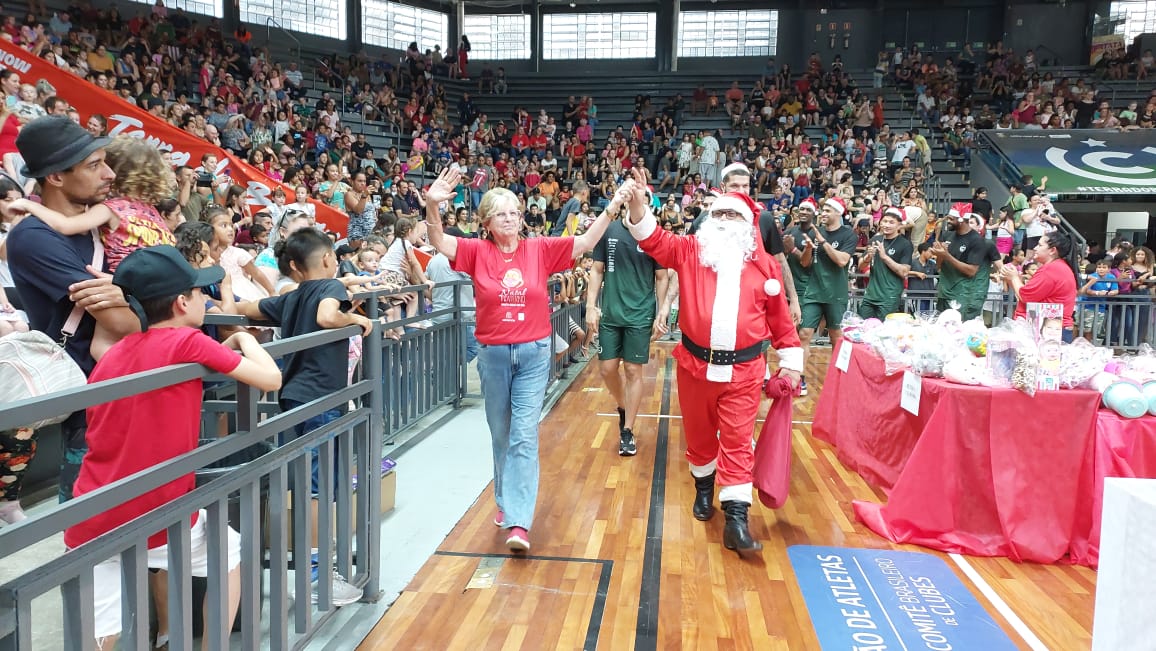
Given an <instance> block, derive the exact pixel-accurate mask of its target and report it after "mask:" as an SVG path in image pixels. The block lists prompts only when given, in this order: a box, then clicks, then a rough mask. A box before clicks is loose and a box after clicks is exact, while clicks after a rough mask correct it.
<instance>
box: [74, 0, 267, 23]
mask: <svg viewBox="0 0 1156 651" xmlns="http://www.w3.org/2000/svg"><path fill="white" fill-rule="evenodd" d="M133 2H139V3H141V4H146V5H155V4H156V0H133ZM165 6H166V7H168V8H169V9H176V8H178V7H180V8H181V9H184V10H185V11H186V12H188V13H193V14H201V15H202V16H212V17H214V18H224V16H225V8H224V5H223V4H222V2H221V0H165ZM132 13H134V14H135V13H136V12H132ZM77 17H78V16H73V18H77ZM121 17H122V18H126V19H127V18H129V12H125V13H123V14H121ZM262 24H264V23H262Z"/></svg>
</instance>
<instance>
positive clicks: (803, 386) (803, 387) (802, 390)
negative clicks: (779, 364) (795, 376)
mask: <svg viewBox="0 0 1156 651" xmlns="http://www.w3.org/2000/svg"><path fill="white" fill-rule="evenodd" d="M799 395H800V396H805V395H807V378H805V377H804V378H799Z"/></svg>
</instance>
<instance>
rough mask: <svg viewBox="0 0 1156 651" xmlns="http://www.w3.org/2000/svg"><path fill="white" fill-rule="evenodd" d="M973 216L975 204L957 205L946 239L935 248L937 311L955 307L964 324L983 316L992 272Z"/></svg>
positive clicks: (952, 213)
mask: <svg viewBox="0 0 1156 651" xmlns="http://www.w3.org/2000/svg"><path fill="white" fill-rule="evenodd" d="M970 213H971V204H969V203H957V204H954V205H953V206H952V207H951V210H949V211H948V212H947V224H946V228H945V229H944V231H943V236H942V237H943V239H942V240H941V241H939V242H936V243H935V245H934V246H932V247H931V255H933V256H934V257H935V261H936V264H937V266H938V267H939V284H938V286H937V287H936V301H935V309H936V310H939V311H940V312H942V311H944V310H946V309H948V308H950V307H952V306H953V304H955V305H957V306H958V309H959V313H960V316H962V317H963V320H964V321H969V320H971V319H974V318H975V317H977V316H980V314H982V313H983V302H984V300H985V299H986V298H987V285H988V278H987V274H988V273H989V272H990V269H991V261H990V259H989V258H990V255H989V253H988V246H987V242H986V241H985V240H984V239H983V236H982V235H980V234H979V233H977V232H976V231H975V229H974V228H972V225H971V223H970V222H969V221H968V216H969V215H970Z"/></svg>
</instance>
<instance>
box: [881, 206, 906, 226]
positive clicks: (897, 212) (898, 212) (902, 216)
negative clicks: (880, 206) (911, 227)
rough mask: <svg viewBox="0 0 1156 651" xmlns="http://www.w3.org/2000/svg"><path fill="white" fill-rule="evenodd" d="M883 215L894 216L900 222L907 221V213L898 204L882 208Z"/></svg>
mask: <svg viewBox="0 0 1156 651" xmlns="http://www.w3.org/2000/svg"><path fill="white" fill-rule="evenodd" d="M883 216H884V217H894V218H895V219H898V220H899V223H900V224H902V223H903V222H905V221H907V213H905V212H903V209H902V208H900V207H899V206H891V207H889V208H888V209H887V210H884V211H883Z"/></svg>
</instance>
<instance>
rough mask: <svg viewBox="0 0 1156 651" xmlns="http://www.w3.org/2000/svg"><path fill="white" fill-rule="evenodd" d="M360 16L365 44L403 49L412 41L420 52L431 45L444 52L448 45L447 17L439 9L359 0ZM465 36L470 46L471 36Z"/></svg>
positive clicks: (374, 0)
mask: <svg viewBox="0 0 1156 651" xmlns="http://www.w3.org/2000/svg"><path fill="white" fill-rule="evenodd" d="M361 17H362V20H361V40H362V42H363V43H365V44H366V45H379V46H381V47H388V48H392V49H394V50H405V49H407V48H409V44H410V43H413V42H415V41H416V42H417V48H418V49H419V50H421V51H422V52H425V51H426V50H432V49H433V46H435V45H440V46H442V48H443V51H444V48H445V47H447V46H448V45H449V38H450V37H449V34H450V29H449V27H450V19H449V16H447V15H446V14H444V13H442V12H440V11H430V10H428V9H419V8H417V7H411V6H409V5H403V4H400V3H397V2H385V0H361ZM467 36H471V38H470V45H471V46H473V45H474V39H473V38H472V35H470V34H467ZM472 53H473V51H472V50H471V54H472Z"/></svg>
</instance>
